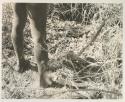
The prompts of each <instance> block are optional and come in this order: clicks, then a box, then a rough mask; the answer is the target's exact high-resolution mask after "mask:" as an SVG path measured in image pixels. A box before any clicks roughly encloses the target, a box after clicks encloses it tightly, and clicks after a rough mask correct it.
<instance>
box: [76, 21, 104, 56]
mask: <svg viewBox="0 0 125 102" xmlns="http://www.w3.org/2000/svg"><path fill="white" fill-rule="evenodd" d="M105 21H106V20H103V22H102V24H101V25H100V27H99V28H98V30H97V32H96V34H95V36H94V37H93V38H92V40H91V41H90V42H89V43H88V44H87V45H86V46H85V47H83V48H82V49H81V50H80V52H79V53H78V54H77V55H78V56H80V55H81V54H82V53H83V52H84V51H85V49H86V48H88V47H89V46H91V45H92V44H93V42H94V41H95V40H96V38H97V37H98V35H99V34H100V32H101V30H102V28H103V27H104V25H105Z"/></svg>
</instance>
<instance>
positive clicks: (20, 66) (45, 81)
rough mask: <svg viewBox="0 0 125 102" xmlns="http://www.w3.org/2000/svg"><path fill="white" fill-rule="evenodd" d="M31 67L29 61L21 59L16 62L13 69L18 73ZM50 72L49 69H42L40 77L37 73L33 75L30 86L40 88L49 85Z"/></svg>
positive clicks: (50, 82)
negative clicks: (33, 79)
mask: <svg viewBox="0 0 125 102" xmlns="http://www.w3.org/2000/svg"><path fill="white" fill-rule="evenodd" d="M31 67H32V66H31V64H30V61H28V60H24V59H23V60H21V61H20V62H18V63H17V65H16V67H15V71H17V72H19V73H24V72H25V71H27V70H29V69H31ZM37 73H38V72H37ZM50 73H51V71H44V72H43V73H42V76H41V78H40V76H39V74H37V75H36V76H35V81H34V82H33V85H32V87H33V88H40V87H42V88H47V87H49V86H50V85H51V84H52V81H51V78H50ZM40 80H41V81H40Z"/></svg>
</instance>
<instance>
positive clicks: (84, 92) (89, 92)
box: [2, 3, 123, 99]
mask: <svg viewBox="0 0 125 102" xmlns="http://www.w3.org/2000/svg"><path fill="white" fill-rule="evenodd" d="M69 15H70V16H69ZM12 17H13V12H12V4H11V3H6V4H3V15H2V24H3V26H2V98H17V99H20V98H26V99H27V98H72V99H74V98H75V99H102V98H104V99H119V98H122V22H123V21H122V5H121V4H50V7H49V11H48V20H47V45H48V49H49V58H50V61H49V67H50V69H52V72H50V73H49V75H50V77H51V79H52V80H53V83H52V87H50V88H46V89H42V88H41V89H39V88H32V83H33V82H34V79H35V78H36V75H37V72H36V69H37V67H36V63H35V61H34V57H33V52H32V48H33V42H32V39H31V34H30V28H29V21H27V24H26V27H25V29H24V37H25V49H24V51H25V55H26V56H25V57H26V59H29V60H30V62H31V65H32V68H31V69H30V70H28V71H26V72H25V73H23V74H19V73H17V72H15V71H14V70H13V67H15V65H16V57H15V54H14V50H13V46H12V43H11V38H10V34H11V29H12Z"/></svg>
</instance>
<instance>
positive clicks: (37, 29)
mask: <svg viewBox="0 0 125 102" xmlns="http://www.w3.org/2000/svg"><path fill="white" fill-rule="evenodd" d="M46 13H47V4H43V3H38V4H37V3H36V4H35V3H16V4H15V5H14V19H13V28H12V35H11V38H12V43H13V46H14V50H15V53H16V56H17V67H16V68H15V70H16V71H18V72H19V73H22V72H24V71H25V70H26V67H27V66H28V64H29V63H28V62H27V61H26V60H25V58H24V53H23V47H24V37H23V30H24V27H25V24H26V20H27V16H29V18H30V28H31V34H32V38H33V41H34V56H35V59H36V62H37V66H38V72H39V86H40V87H41V86H42V87H46V86H47V83H46V82H45V80H44V77H43V73H44V72H45V70H46V69H47V62H48V51H47V45H46V19H47V14H46Z"/></svg>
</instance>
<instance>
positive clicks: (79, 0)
mask: <svg viewBox="0 0 125 102" xmlns="http://www.w3.org/2000/svg"><path fill="white" fill-rule="evenodd" d="M4 2H24V3H27V2H32V3H40V2H41V3H122V4H123V55H122V57H123V69H124V70H123V90H122V93H123V98H122V99H97V100H96V99H1V86H2V85H1V77H2V73H1V69H2V68H1V62H2V61H1V60H2V33H1V32H2V3H4ZM0 27H1V29H0V44H1V45H0V102H17V101H18V102H43V101H46V102H52V101H55V102H57V101H58V102H83V101H85V102H125V87H124V86H125V78H124V74H125V36H124V33H125V0H0Z"/></svg>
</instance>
